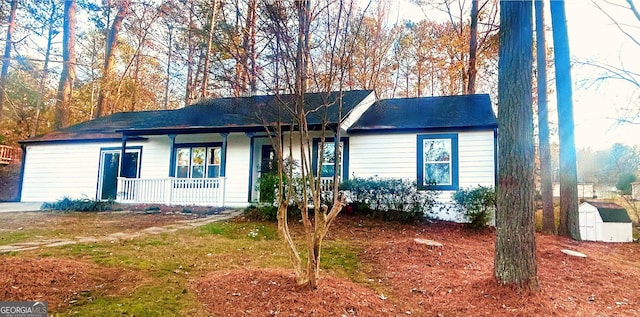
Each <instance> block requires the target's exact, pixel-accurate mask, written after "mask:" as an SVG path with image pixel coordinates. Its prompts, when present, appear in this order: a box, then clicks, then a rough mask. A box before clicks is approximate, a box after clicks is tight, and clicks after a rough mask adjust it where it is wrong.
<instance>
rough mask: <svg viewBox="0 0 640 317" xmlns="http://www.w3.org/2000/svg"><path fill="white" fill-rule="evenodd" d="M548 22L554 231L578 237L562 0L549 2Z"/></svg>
mask: <svg viewBox="0 0 640 317" xmlns="http://www.w3.org/2000/svg"><path fill="white" fill-rule="evenodd" d="M551 25H552V27H553V46H554V61H555V67H556V91H557V93H556V95H557V98H558V134H559V137H560V226H559V227H558V234H559V235H562V236H567V237H571V238H572V239H574V240H580V223H579V219H578V175H577V170H576V145H575V139H574V124H573V97H572V95H573V91H572V88H571V84H572V82H571V61H570V53H569V35H568V31H567V19H566V14H565V10H564V1H563V0H558V1H551Z"/></svg>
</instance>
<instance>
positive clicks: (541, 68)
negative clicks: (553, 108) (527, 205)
mask: <svg viewBox="0 0 640 317" xmlns="http://www.w3.org/2000/svg"><path fill="white" fill-rule="evenodd" d="M534 3H535V11H536V60H537V70H538V73H537V75H538V76H537V86H538V144H539V149H540V193H541V195H542V231H544V232H546V233H550V234H555V233H556V220H555V211H554V208H553V183H552V180H551V150H550V149H549V114H548V110H547V44H546V39H545V34H544V33H545V30H544V3H543V1H542V0H535V2H534Z"/></svg>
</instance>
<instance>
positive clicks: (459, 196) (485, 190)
mask: <svg viewBox="0 0 640 317" xmlns="http://www.w3.org/2000/svg"><path fill="white" fill-rule="evenodd" d="M453 200H454V201H455V202H456V204H457V205H458V209H459V210H460V211H462V212H463V213H464V215H465V218H466V220H467V221H468V223H467V224H466V225H467V227H468V228H470V229H474V230H479V229H483V228H486V227H487V226H488V224H489V221H490V220H491V214H492V213H493V212H494V211H495V207H496V191H495V190H494V188H493V187H485V186H478V187H475V188H466V189H460V190H458V191H456V192H455V193H454V194H453Z"/></svg>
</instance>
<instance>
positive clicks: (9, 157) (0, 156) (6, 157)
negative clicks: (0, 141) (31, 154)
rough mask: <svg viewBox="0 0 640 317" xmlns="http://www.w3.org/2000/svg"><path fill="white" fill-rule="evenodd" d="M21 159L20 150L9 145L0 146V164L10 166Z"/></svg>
mask: <svg viewBox="0 0 640 317" xmlns="http://www.w3.org/2000/svg"><path fill="white" fill-rule="evenodd" d="M19 158H20V149H19V148H16V147H12V146H7V145H0V164H9V163H11V161H13V160H17V159H19Z"/></svg>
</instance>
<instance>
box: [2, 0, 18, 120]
mask: <svg viewBox="0 0 640 317" xmlns="http://www.w3.org/2000/svg"><path fill="white" fill-rule="evenodd" d="M17 11H18V0H11V9H10V11H9V21H7V38H6V41H5V44H4V55H3V58H2V72H1V73H0V122H2V112H3V110H2V109H3V108H4V101H5V99H6V98H7V93H6V88H7V78H8V76H9V64H10V63H11V46H12V45H13V32H14V30H15V28H16V12H17Z"/></svg>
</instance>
